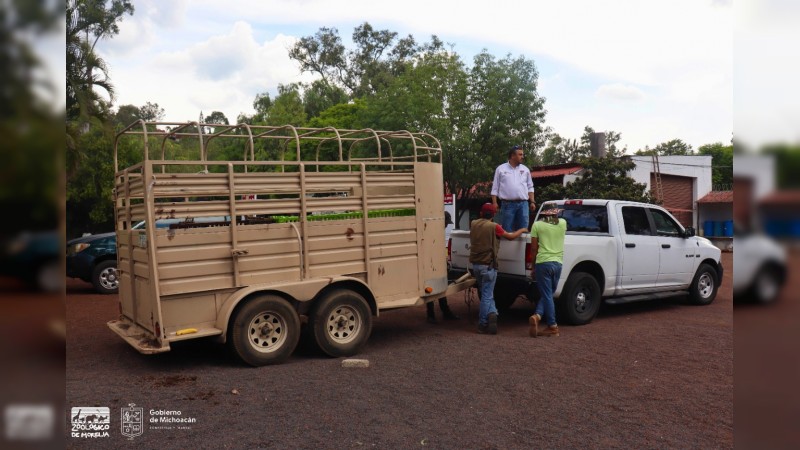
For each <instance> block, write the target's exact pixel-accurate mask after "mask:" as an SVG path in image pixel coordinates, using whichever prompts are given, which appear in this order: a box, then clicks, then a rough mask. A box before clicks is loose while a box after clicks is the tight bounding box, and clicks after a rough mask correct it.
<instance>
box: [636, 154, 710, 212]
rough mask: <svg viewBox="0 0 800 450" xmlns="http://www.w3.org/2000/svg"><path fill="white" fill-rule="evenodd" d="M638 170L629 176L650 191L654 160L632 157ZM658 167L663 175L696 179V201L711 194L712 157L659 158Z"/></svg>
mask: <svg viewBox="0 0 800 450" xmlns="http://www.w3.org/2000/svg"><path fill="white" fill-rule="evenodd" d="M631 160H633V162H635V163H636V168H635V169H633V170H632V171H630V172H629V173H628V176H630V177H631V178H633V179H634V180H636V182H637V183H644V184H646V185H647V188H648V189H650V173H651V172H653V158H652V157H650V156H631ZM658 166H659V168H660V169H661V173H662V174H666V175H677V176H681V177H689V178H694V179H695V183H694V192H693V194H692V196H693V198H694V201H697V200H699V199H701V198H703V197H704V196H705V195H706V194H708V193H709V192H711V187H712V179H711V156H659V157H658Z"/></svg>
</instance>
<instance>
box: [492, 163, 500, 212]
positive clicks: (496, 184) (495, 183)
mask: <svg viewBox="0 0 800 450" xmlns="http://www.w3.org/2000/svg"><path fill="white" fill-rule="evenodd" d="M499 193H500V166H497V168H496V169H494V179H493V180H492V192H491V194H492V205H493V206H494V209H495V210H496V209H497V195H498V194H499Z"/></svg>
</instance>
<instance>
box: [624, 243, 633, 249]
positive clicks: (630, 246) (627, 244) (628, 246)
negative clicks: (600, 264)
mask: <svg viewBox="0 0 800 450" xmlns="http://www.w3.org/2000/svg"><path fill="white" fill-rule="evenodd" d="M634 247H636V244H631V243H626V244H625V248H634Z"/></svg>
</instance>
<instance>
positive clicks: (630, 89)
mask: <svg viewBox="0 0 800 450" xmlns="http://www.w3.org/2000/svg"><path fill="white" fill-rule="evenodd" d="M595 95H596V96H597V97H598V98H600V99H610V100H626V101H630V100H634V101H635V100H643V99H644V97H645V96H644V92H642V90H641V89H639V88H637V87H636V86H630V85H626V84H622V83H614V84H604V85H602V86H600V87H599V88H597V91H596V92H595Z"/></svg>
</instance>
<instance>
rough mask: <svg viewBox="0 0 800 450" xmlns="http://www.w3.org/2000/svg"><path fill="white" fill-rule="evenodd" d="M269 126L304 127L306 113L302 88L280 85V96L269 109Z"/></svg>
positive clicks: (293, 84) (292, 85) (294, 84)
mask: <svg viewBox="0 0 800 450" xmlns="http://www.w3.org/2000/svg"><path fill="white" fill-rule="evenodd" d="M266 122H267V125H294V126H296V127H300V126H303V125H304V124H305V122H306V112H305V108H304V107H303V100H302V99H301V97H300V86H299V85H298V84H296V83H291V84H288V85H283V84H280V85H278V96H277V97H275V101H274V102H272V105H271V106H270V107H269V111H268V113H267V121H266Z"/></svg>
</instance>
